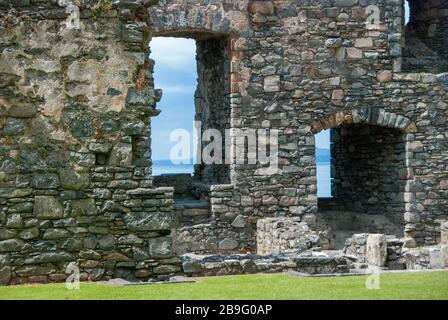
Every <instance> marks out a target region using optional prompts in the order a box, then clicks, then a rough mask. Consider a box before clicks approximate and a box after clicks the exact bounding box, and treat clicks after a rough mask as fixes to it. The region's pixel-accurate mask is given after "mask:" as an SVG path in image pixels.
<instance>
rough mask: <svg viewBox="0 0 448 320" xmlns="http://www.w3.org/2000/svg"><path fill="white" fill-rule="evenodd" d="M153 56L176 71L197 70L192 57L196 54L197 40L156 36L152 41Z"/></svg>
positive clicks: (158, 61) (159, 62)
mask: <svg viewBox="0 0 448 320" xmlns="http://www.w3.org/2000/svg"><path fill="white" fill-rule="evenodd" d="M150 49H151V58H152V59H154V60H155V61H156V64H162V65H164V66H166V67H167V68H170V69H172V70H174V71H181V72H188V73H190V72H196V64H193V65H192V63H191V57H192V56H195V55H196V42H195V41H194V40H192V39H185V38H167V37H156V38H153V39H152V40H151V43H150Z"/></svg>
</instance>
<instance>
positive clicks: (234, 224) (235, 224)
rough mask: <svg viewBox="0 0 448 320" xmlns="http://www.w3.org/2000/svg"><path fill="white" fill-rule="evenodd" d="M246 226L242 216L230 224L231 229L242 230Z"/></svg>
mask: <svg viewBox="0 0 448 320" xmlns="http://www.w3.org/2000/svg"><path fill="white" fill-rule="evenodd" d="M245 226H246V219H245V218H244V216H243V215H241V214H240V215H238V216H236V218H235V219H234V220H233V222H232V227H234V228H244V227H245Z"/></svg>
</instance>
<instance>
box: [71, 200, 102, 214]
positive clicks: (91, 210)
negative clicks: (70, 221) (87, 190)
mask: <svg viewBox="0 0 448 320" xmlns="http://www.w3.org/2000/svg"><path fill="white" fill-rule="evenodd" d="M71 213H72V215H73V216H84V215H87V216H93V215H96V214H97V208H96V204H95V200H94V199H81V200H72V211H71Z"/></svg>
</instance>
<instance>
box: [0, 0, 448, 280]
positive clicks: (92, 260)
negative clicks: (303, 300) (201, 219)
mask: <svg viewBox="0 0 448 320" xmlns="http://www.w3.org/2000/svg"><path fill="white" fill-rule="evenodd" d="M97 2H98V1H79V2H76V1H75V4H77V5H79V6H80V12H81V17H82V19H81V22H82V29H81V30H69V29H67V28H64V24H65V22H66V17H67V13H66V12H65V8H61V7H59V6H58V5H57V4H55V3H54V2H53V1H41V0H39V1H37V0H36V1H34V0H29V1H20V2H19V3H18V2H16V1H8V0H0V25H1V27H0V51H1V59H0V124H1V125H0V127H1V130H0V140H1V141H0V159H1V169H0V179H1V180H0V181H1V184H0V208H1V211H0V282H1V283H23V282H47V281H62V280H64V279H65V278H66V277H67V275H66V273H65V270H66V267H67V265H68V264H69V263H76V264H77V265H78V266H79V267H80V269H81V272H82V279H93V280H97V279H107V278H110V277H127V278H134V279H136V278H137V279H148V278H154V277H159V278H163V277H165V276H169V275H172V274H179V273H182V272H187V270H186V267H187V266H188V262H185V261H184V267H183V269H182V260H181V259H180V258H179V257H177V256H175V255H174V254H173V253H172V247H171V245H172V237H176V236H177V235H176V232H175V231H174V232H172V230H173V229H174V230H175V229H176V223H177V222H176V220H177V219H176V217H175V211H174V208H173V202H174V200H173V199H174V197H173V194H174V189H173V188H170V187H161V188H156V187H154V184H153V178H152V176H151V170H150V167H151V163H150V159H151V151H150V147H149V145H150V131H151V129H150V118H151V117H152V116H156V115H157V114H158V112H159V111H158V110H156V108H155V104H156V102H157V101H158V100H159V99H160V98H161V92H160V91H157V90H155V89H154V84H153V79H152V67H153V64H154V62H153V61H151V60H149V58H148V44H150V38H151V36H152V35H158V36H163V35H177V36H189V37H194V38H196V39H197V40H198V42H199V43H200V44H202V45H199V47H198V48H199V51H198V52H199V53H200V52H201V50H203V52H204V54H203V55H201V54H199V55H198V59H199V60H200V61H199V69H201V68H211V67H213V68H215V73H216V72H218V73H219V72H224V75H223V77H222V79H223V82H222V83H223V85H222V86H221V87H219V86H218V85H217V80H216V74H215V75H214V74H213V72H210V73H208V72H205V71H207V70H204V73H203V75H204V78H203V80H200V83H199V90H198V94H197V103H196V105H197V108H198V110H197V117H198V120H201V121H203V123H204V127H210V126H212V125H213V126H218V128H216V129H218V130H223V129H225V128H230V129H244V128H250V129H262V128H272V129H277V130H279V131H280V135H279V157H280V169H281V172H278V173H275V174H273V175H270V174H267V173H266V168H263V167H261V166H259V165H247V164H246V165H231V166H230V168H226V167H220V168H218V169H216V168H205V169H203V168H201V167H200V168H198V169H197V172H199V173H201V172H202V176H201V177H202V178H204V180H202V181H203V182H204V184H205V185H210V184H212V185H211V186H209V187H208V188H209V191H208V192H207V195H206V196H205V199H206V200H207V201H209V203H210V208H211V212H210V215H209V218H208V221H206V223H204V224H203V225H196V226H193V229H194V228H195V230H196V233H195V234H196V235H197V238H194V239H193V240H192V242H195V243H204V245H199V246H198V247H197V249H196V250H193V251H197V252H211V253H217V252H221V253H222V252H227V253H229V252H247V251H251V252H254V251H255V249H256V238H257V237H256V232H257V223H259V225H263V223H262V222H258V220H260V219H263V218H275V217H294V219H295V221H297V223H299V222H298V221H304V222H309V221H313V220H315V216H316V215H317V214H318V211H319V206H318V199H317V195H316V194H317V193H316V189H317V188H316V164H315V155H314V148H315V142H314V134H315V133H317V132H319V131H320V130H322V129H324V128H325V129H330V128H333V129H336V131H337V132H339V133H341V132H349V133H350V134H349V135H347V136H343V137H347V140H343V141H347V144H351V145H354V146H355V148H356V147H357V146H360V148H358V149H360V150H363V148H364V147H362V144H363V143H365V141H362V142H361V141H358V139H359V133H361V134H363V133H366V130H367V131H369V132H372V133H374V135H369V137H370V138H369V139H372V140H373V139H374V138H375V137H376V136H378V137H379V138H378V139H380V140H381V139H382V137H386V138H385V139H384V140H382V141H384V144H385V146H384V148H383V147H382V145H381V143H380V144H376V145H375V146H376V147H375V148H378V149H375V148H365V149H366V150H367V149H368V150H369V151H370V152H373V151H372V150H375V151H376V150H378V151H377V152H375V154H376V156H377V157H378V159H381V157H382V156H384V157H387V159H388V161H386V162H385V163H386V164H387V163H389V164H390V165H389V166H388V165H377V166H373V165H367V166H362V165H360V168H361V169H362V170H363V172H361V173H360V176H363V174H366V176H367V177H372V176H373V175H375V172H377V173H378V175H377V178H378V180H374V181H379V182H381V183H380V186H378V187H377V186H374V187H373V186H372V189H368V188H366V186H367V185H361V186H360V187H359V188H360V189H358V190H364V191H365V192H355V195H356V196H358V197H360V199H359V203H360V205H359V206H358V207H357V208H356V209H357V210H359V211H362V212H358V213H359V214H361V215H364V214H369V213H372V212H369V211H370V209H365V208H366V207H367V208H372V206H373V207H375V205H376V207H375V210H374V211H375V213H376V214H378V213H380V214H381V212H380V211H381V206H380V205H381V204H383V203H384V202H386V201H389V200H390V199H395V200H396V204H397V206H395V205H394V206H391V207H389V206H388V207H387V208H384V214H388V215H389V214H390V215H393V219H394V221H395V222H396V223H397V225H399V226H400V227H401V229H402V230H403V233H404V236H405V237H407V238H408V239H413V240H415V242H416V243H418V244H428V245H431V244H437V243H438V242H440V240H441V239H440V222H441V221H443V220H446V219H447V217H448V213H447V208H448V168H447V165H448V147H447V143H446V141H447V138H448V134H447V120H446V119H447V106H448V103H447V100H448V95H447V91H446V82H447V76H446V74H445V75H443V74H442V75H436V74H429V73H402V72H401V71H402V64H403V59H404V58H403V54H402V52H403V48H405V49H406V45H405V28H404V22H403V4H404V2H403V1H402V0H393V1H390V0H387V1H386V0H377V1H369V0H331V1H330V0H324V1H322V0H320V1H317V0H316V1H314V0H313V1H300V0H288V1H284V0H282V1H249V0H233V1H205V0H195V1H180V0H161V1H159V3H155V1H131V0H127V1H116V2H115V3H114V4H113V5H110V2H109V1H101V3H100V4H98V3H97ZM153 2H154V3H153ZM413 2H414V3H415V2H419V1H416V0H414V1H413ZM420 2H421V3H423V2H425V1H420ZM430 2H431V1H430ZM370 4H376V5H377V6H378V7H379V8H380V12H381V15H380V23H379V24H378V25H377V26H375V27H373V28H372V27H371V26H370V27H369V28H367V27H366V24H365V21H366V18H367V15H368V14H367V13H366V8H367V6H369V5H370ZM431 4H433V3H432V2H431ZM417 7H418V6H417ZM433 8H435V9H436V10H442V11H443V12H445V11H446V9H447V7H446V3H445V2H443V1H440V2H438V4H436V5H434V6H433ZM443 19H444V18H443V17H441V18H440V21H442V20H443ZM443 21H444V20H443ZM433 28H434V27H433ZM438 28H439V29H437V32H436V33H434V34H443V35H446V34H447V33H446V24H444V23H440V24H438ZM440 28H441V29H442V31H439V30H440ZM443 30H445V32H444V31H443ZM441 43H444V42H441V41H433V42H428V43H427V44H426V45H427V46H433V47H432V49H433V51H436V52H439V54H441V55H442V54H444V51H443V50H444V48H445V47H444V45H443V44H441ZM213 47H214V48H224V47H226V48H227V49H226V51H223V52H221V55H216V57H217V58H216V59H217V60H218V61H216V62H217V63H215V64H213V57H214V56H215V55H214V54H212V55H209V58H208V59H211V61H208V62H207V60H206V58H205V56H204V55H206V52H207V50H212V48H213ZM227 50H228V51H227ZM212 52H213V50H212ZM216 52H217V51H216ZM227 59H228V60H229V61H228V68H227V67H226V66H227V64H226V62H225V61H226V60H227ZM429 60H431V59H429ZM223 61H224V63H223ZM201 63H202V64H201ZM428 63H431V62H430V61H429V62H428V61H426V62H425V64H428ZM405 64H406V63H405ZM410 69H412V68H410ZM410 69H409V70H410ZM406 70H408V69H406ZM418 71H419V70H418ZM227 73H228V74H227ZM200 74H201V72H200ZM207 76H210V77H212V79H215V80H212V79H206V77H207ZM227 78H229V81H227V80H226V79H227ZM213 81H215V84H214V85H213V84H211V85H210V86H209V87H207V88H205V87H204V88H202V90H201V87H200V86H201V83H202V84H203V83H205V82H213ZM226 83H227V86H228V90H227V87H226ZM218 88H220V89H222V90H221V91H220V92H219V94H218V95H217V94H216V92H217V91H216V90H218ZM226 91H228V92H226ZM217 105H218V106H221V107H222V109H214V108H217ZM226 108H227V109H226ZM386 128H387V129H386ZM233 138H234V137H233ZM389 140H390V142H387V141H389ZM336 142H337V141H336ZM344 143H345V142H342V144H339V146H344ZM372 143H373V141H372ZM392 149H394V152H393V156H392V157H389V156H388V154H389V155H391V154H392V151H391V150H392ZM344 150H345V149H344ZM340 154H341V155H342V157H341V158H342V162H341V163H346V162H344V161H348V160H347V156H346V155H344V152H342V153H340ZM359 158H360V161H366V159H367V158H370V157H369V153H364V152H361V154H360V155H359ZM337 159H339V158H338V157H336V160H337ZM337 161H338V160H337ZM363 168H369V169H366V170H364V169H363ZM336 169H337V168H336ZM361 169H360V170H361ZM336 171H338V170H336ZM341 172H343V171H341V170H339V173H341ZM389 172H390V175H388V173H389ZM199 176H200V175H199ZM395 176H398V177H399V178H400V179H401V180H400V182H397V181H396V180H394V181H392V178H391V177H395ZM344 179H349V182H350V183H342V184H341V187H340V188H339V190H340V192H341V193H340V194H342V195H344V194H347V193H350V192H353V190H352V189H349V188H347V185H348V184H351V185H353V184H354V185H356V184H357V183H358V182H356V181H359V180H358V178H357V177H356V176H354V175H352V176H345V177H344ZM389 179H390V180H389ZM385 180H386V183H383V182H384V181H385ZM341 181H342V180H341ZM335 187H337V184H336V185H335ZM373 188H374V189H375V192H377V193H378V195H376V196H375V198H376V200H375V199H370V198H371V197H373V196H374V195H371V197H367V195H364V194H368V193H369V192H370V191H371V190H373ZM388 188H389V189H390V190H388V191H387V193H386V194H385V192H386V190H385V189H388ZM355 190H356V189H355ZM344 198H345V197H343V199H342V200H344ZM369 199H370V201H369ZM364 200H367V202H365V201H364ZM352 209H353V208H352ZM191 235H193V233H191V234H190V233H188V234H187V235H185V237H187V238H188V237H189V236H191ZM182 239H183V238H182ZM175 241H179V239H175ZM305 260H306V259H305ZM324 260H325V259H324ZM330 260H331V259H330ZM300 261H303V260H300ZM306 261H308V260H306ZM312 261H313V263H316V261H315V260H312ZM307 263H308V262H307ZM317 263H320V262H319V261H318V262H317ZM332 263H333V262H332ZM344 263H345V262H341V261H337V263H336V265H335V267H334V269H332V268H330V267H329V269H328V270H332V271H334V270H338V268H339V269H340V267H339V266H340V265H344ZM241 265H243V264H241ZM238 266H239V267H240V264H238ZM239 267H238V268H239ZM286 267H291V268H294V267H297V264H294V263H292V264H291V263H290V264H288V263H285V265H284V266H283V267H282V268H286ZM263 268H264V269H263ZM265 269H266V265H264V266H261V267H260V268H259V269H257V268H252V269H251V270H252V271H254V270H255V271H256V270H265ZM342 269H344V270H346V269H347V268H345V267H344V268H342ZM242 270H243V271H242V272H244V270H245V269H244V268H243V269H242ZM246 270H247V269H246ZM313 270H314V269H313ZM317 270H323V269H321V268H317ZM325 270H327V269H325ZM189 271H190V273H195V272H196V273H199V271H200V269H197V268H196V269H194V268H193V269H191V270H189ZM208 272H209V273H210V272H211V271H208ZM219 272H221V273H225V269H222V270H221V271H219V270H218V271H216V272H212V273H214V274H216V273H219ZM209 273H208V274H209Z"/></svg>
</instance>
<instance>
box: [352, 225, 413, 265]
mask: <svg viewBox="0 0 448 320" xmlns="http://www.w3.org/2000/svg"><path fill="white" fill-rule="evenodd" d="M403 243H404V242H403V241H402V240H400V239H397V238H396V237H395V236H386V235H383V234H368V233H362V234H355V235H353V237H352V238H349V239H347V241H346V243H345V247H344V250H343V252H344V253H345V254H346V255H347V256H352V257H354V258H355V259H356V261H357V262H358V263H361V264H369V265H374V266H378V267H387V268H389V269H391V270H403V269H406V259H405V257H404V256H403Z"/></svg>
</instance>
